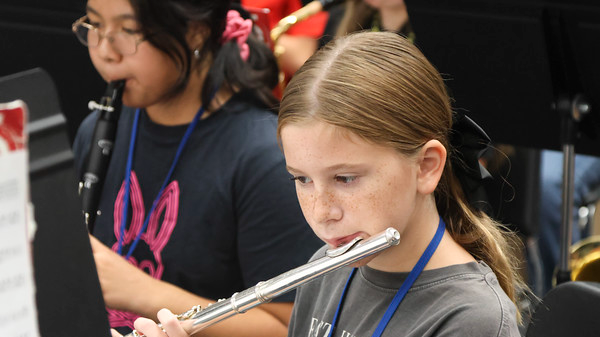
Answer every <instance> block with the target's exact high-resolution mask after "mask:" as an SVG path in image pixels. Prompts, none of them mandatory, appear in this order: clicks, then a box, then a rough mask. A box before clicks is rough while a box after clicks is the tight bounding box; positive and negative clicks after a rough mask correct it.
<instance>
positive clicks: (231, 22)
mask: <svg viewBox="0 0 600 337" xmlns="http://www.w3.org/2000/svg"><path fill="white" fill-rule="evenodd" d="M251 31H252V20H250V19H246V20H244V19H243V18H242V17H241V16H240V13H238V11H236V10H233V9H230V10H229V12H227V24H226V26H225V31H224V32H223V35H222V36H221V43H227V42H229V41H231V40H234V39H235V40H236V42H237V44H238V46H239V48H240V57H241V58H242V60H244V61H247V60H248V57H249V56H250V47H249V46H248V44H247V43H246V41H247V40H248V35H250V32H251Z"/></svg>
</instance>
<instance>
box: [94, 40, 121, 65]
mask: <svg viewBox="0 0 600 337" xmlns="http://www.w3.org/2000/svg"><path fill="white" fill-rule="evenodd" d="M112 40H113V37H112V36H111V35H110V34H109V35H104V36H103V37H102V38H101V39H100V42H99V43H98V46H96V47H95V48H90V52H96V53H97V54H98V56H99V57H100V58H101V59H102V60H104V61H105V62H118V61H120V60H121V58H122V55H121V53H120V52H119V51H118V50H117V49H116V48H115V46H114V44H113V41H112Z"/></svg>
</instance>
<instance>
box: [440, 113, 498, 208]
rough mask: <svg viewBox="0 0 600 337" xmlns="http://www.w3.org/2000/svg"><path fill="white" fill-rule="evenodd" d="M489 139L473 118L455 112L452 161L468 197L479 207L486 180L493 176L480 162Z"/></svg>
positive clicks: (483, 196) (452, 133)
mask: <svg viewBox="0 0 600 337" xmlns="http://www.w3.org/2000/svg"><path fill="white" fill-rule="evenodd" d="M490 142H491V140H490V137H489V136H488V135H487V134H486V133H485V131H483V129H482V128H481V127H480V126H479V125H477V123H475V122H474V121H473V120H472V119H471V118H469V117H468V116H466V115H465V114H464V113H462V112H457V113H456V114H455V115H454V118H453V122H452V128H451V130H450V145H451V146H452V148H453V149H454V153H453V155H451V156H450V161H451V163H452V169H453V171H454V174H455V175H456V177H457V178H458V180H459V181H460V184H461V186H462V188H463V192H464V194H465V196H466V198H467V200H468V201H469V203H470V204H471V205H472V206H475V207H476V208H479V207H478V205H479V204H480V203H481V201H484V200H485V191H484V190H483V181H484V180H485V179H488V178H491V177H492V175H491V174H490V173H489V172H488V170H486V169H485V167H483V165H481V163H480V162H479V159H480V158H481V156H482V155H483V154H484V152H485V151H486V150H487V148H488V147H489V145H490ZM482 198H483V199H484V200H482Z"/></svg>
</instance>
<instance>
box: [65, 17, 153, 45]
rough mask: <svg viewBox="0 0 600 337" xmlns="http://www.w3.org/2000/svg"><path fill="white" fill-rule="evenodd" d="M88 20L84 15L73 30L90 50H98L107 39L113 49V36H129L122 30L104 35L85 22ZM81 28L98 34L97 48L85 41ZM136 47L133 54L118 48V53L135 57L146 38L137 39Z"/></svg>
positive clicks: (72, 26) (73, 26) (75, 23)
mask: <svg viewBox="0 0 600 337" xmlns="http://www.w3.org/2000/svg"><path fill="white" fill-rule="evenodd" d="M87 19H88V16H87V15H84V16H82V17H80V18H79V19H77V20H76V21H75V22H73V24H72V25H71V30H72V31H73V33H74V34H75V36H76V37H77V40H79V42H81V44H83V45H84V46H86V47H88V48H96V47H98V46H99V45H100V43H101V42H102V39H104V38H107V39H108V42H110V44H111V45H112V46H113V48H114V47H115V45H114V44H113V43H114V36H111V35H113V34H119V33H121V34H127V33H125V32H123V31H122V30H119V31H117V32H115V33H112V32H108V33H103V32H101V31H100V29H98V28H97V27H94V26H92V25H91V24H89V23H87V22H85V20H87ZM79 27H85V28H86V29H88V30H91V31H94V32H95V33H96V34H98V44H97V45H95V46H90V44H89V43H88V42H87V39H83V38H82V37H81V36H80V35H79V33H78V30H79ZM109 34H110V35H109ZM134 38H135V45H134V48H133V52H132V53H123V51H121V50H119V49H118V48H116V49H117V50H118V52H119V53H120V54H123V55H133V54H135V53H137V49H138V46H139V45H140V43H142V42H144V41H146V38H145V37H135V36H134Z"/></svg>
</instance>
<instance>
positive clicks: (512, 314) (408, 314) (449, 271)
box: [288, 249, 520, 337]
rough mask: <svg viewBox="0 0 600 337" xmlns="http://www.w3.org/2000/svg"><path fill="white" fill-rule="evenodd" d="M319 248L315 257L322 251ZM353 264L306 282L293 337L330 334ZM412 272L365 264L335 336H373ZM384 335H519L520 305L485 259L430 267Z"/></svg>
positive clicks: (348, 294)
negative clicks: (506, 291) (507, 293)
mask: <svg viewBox="0 0 600 337" xmlns="http://www.w3.org/2000/svg"><path fill="white" fill-rule="evenodd" d="M324 250H325V249H321V250H319V252H318V253H317V254H315V256H314V257H313V259H314V258H318V257H321V256H323V253H324ZM350 270H351V269H350V268H348V267H345V268H342V269H340V270H337V271H335V272H332V273H329V274H327V275H325V276H324V277H321V278H319V279H316V280H314V281H312V282H310V283H307V284H306V285H304V286H302V287H301V288H300V289H299V290H298V292H297V294H296V302H295V305H294V312H293V313H292V320H291V322H290V328H289V334H288V336H289V337H326V336H328V334H329V330H330V329H331V321H332V320H333V316H334V314H335V311H336V308H337V306H338V303H339V301H340V296H341V293H342V290H343V288H344V285H345V283H346V280H347V279H348V276H349V275H350ZM407 276H408V273H386V272H382V271H379V270H375V269H372V268H369V267H361V268H359V269H358V270H357V272H356V273H355V275H354V278H353V279H352V281H351V283H350V285H349V287H348V290H347V292H346V298H345V300H344V303H343V306H342V310H341V312H340V316H339V317H338V322H337V327H336V329H335V331H334V334H333V336H334V337H370V336H372V335H373V331H374V330H375V328H376V327H377V324H379V321H380V320H381V317H382V316H383V313H384V312H385V310H386V309H387V307H388V305H389V303H390V302H391V300H392V298H393V297H394V295H395V294H396V292H397V290H398V289H399V288H400V286H401V284H402V282H403V281H404V280H405V279H406V277H407ZM383 336H387V337H389V336H406V337H409V336H410V337H426V336H436V337H439V336H457V337H458V336H460V337H469V336H473V337H487V336H502V337H519V336H520V334H519V331H518V328H517V320H516V308H515V305H514V304H513V303H512V302H511V300H510V299H509V298H508V296H507V295H506V294H505V293H504V291H503V290H502V288H501V287H500V285H499V284H498V280H497V278H496V275H495V274H494V272H493V271H492V270H491V269H490V268H489V267H488V266H487V265H486V264H485V263H484V262H471V263H466V264H459V265H454V266H449V267H445V268H439V269H434V270H425V271H423V272H422V273H421V275H420V276H419V278H418V279H417V280H416V281H415V283H414V284H413V286H412V288H411V289H410V290H409V292H408V293H407V294H406V297H405V298H404V300H403V301H402V303H401V304H400V306H399V307H398V309H397V311H396V312H395V314H394V316H393V317H392V319H391V320H390V322H389V324H388V325H387V327H386V329H385V331H384V332H383Z"/></svg>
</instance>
